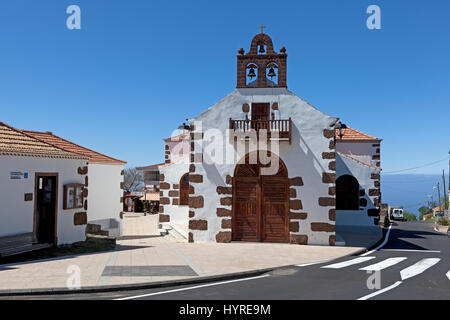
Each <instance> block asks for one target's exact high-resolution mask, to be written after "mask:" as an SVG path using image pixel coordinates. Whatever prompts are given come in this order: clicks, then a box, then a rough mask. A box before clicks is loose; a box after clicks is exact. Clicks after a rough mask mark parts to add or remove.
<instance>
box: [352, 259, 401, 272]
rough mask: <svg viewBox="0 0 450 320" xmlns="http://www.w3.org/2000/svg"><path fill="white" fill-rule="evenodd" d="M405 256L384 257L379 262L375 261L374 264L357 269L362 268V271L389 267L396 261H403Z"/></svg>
mask: <svg viewBox="0 0 450 320" xmlns="http://www.w3.org/2000/svg"><path fill="white" fill-rule="evenodd" d="M406 259H407V258H406V257H397V258H388V259H385V260H383V261H381V262H378V263H375V264H371V265H370V266H367V267H364V268H360V269H359V270H364V271H380V270H383V269H386V268H389V267H392V266H394V265H396V264H397V263H400V262H402V261H405V260H406Z"/></svg>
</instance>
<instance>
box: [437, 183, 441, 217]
mask: <svg viewBox="0 0 450 320" xmlns="http://www.w3.org/2000/svg"><path fill="white" fill-rule="evenodd" d="M439 187H440V183H439V182H438V183H437V191H438V208H439V211H441V189H440V188H439Z"/></svg>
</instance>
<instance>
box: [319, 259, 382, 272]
mask: <svg viewBox="0 0 450 320" xmlns="http://www.w3.org/2000/svg"><path fill="white" fill-rule="evenodd" d="M372 259H375V257H359V258H355V259H351V260H348V261H344V262H338V263H333V264H330V265H328V266H323V267H321V268H327V269H341V268H345V267H348V266H352V265H354V264H358V263H363V262H366V261H368V260H372Z"/></svg>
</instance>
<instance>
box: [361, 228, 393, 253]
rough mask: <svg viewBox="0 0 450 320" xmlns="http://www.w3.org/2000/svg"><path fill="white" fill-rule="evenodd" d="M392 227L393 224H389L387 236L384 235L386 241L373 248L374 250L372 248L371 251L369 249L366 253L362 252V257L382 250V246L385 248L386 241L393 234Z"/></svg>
mask: <svg viewBox="0 0 450 320" xmlns="http://www.w3.org/2000/svg"><path fill="white" fill-rule="evenodd" d="M391 228H392V224H391V225H389V228H388V231H387V233H386V236H385V237H384V241H383V243H382V244H380V245H379V246H378V247H376V248H375V249H373V250H370V251H367V252H366V253H363V254H360V255H359V256H360V257H365V256H368V255H369V254H372V253H374V252H375V251H378V250H380V249H381V248H383V247H384V246H385V245H386V243H387V242H388V240H389V235H390V234H391Z"/></svg>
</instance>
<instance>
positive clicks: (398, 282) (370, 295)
mask: <svg viewBox="0 0 450 320" xmlns="http://www.w3.org/2000/svg"><path fill="white" fill-rule="evenodd" d="M401 284H402V282H401V281H397V282H396V283H394V284H393V285H390V286H389V287H386V288H384V289H381V290H378V291H375V292H373V293H371V294H368V295H367V296H364V297H361V298H359V299H357V300H367V299H370V298H373V297H375V296H377V295H379V294H382V293H384V292H386V291H389V290H392V289H394V288H397V287H398V286H399V285H401Z"/></svg>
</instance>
